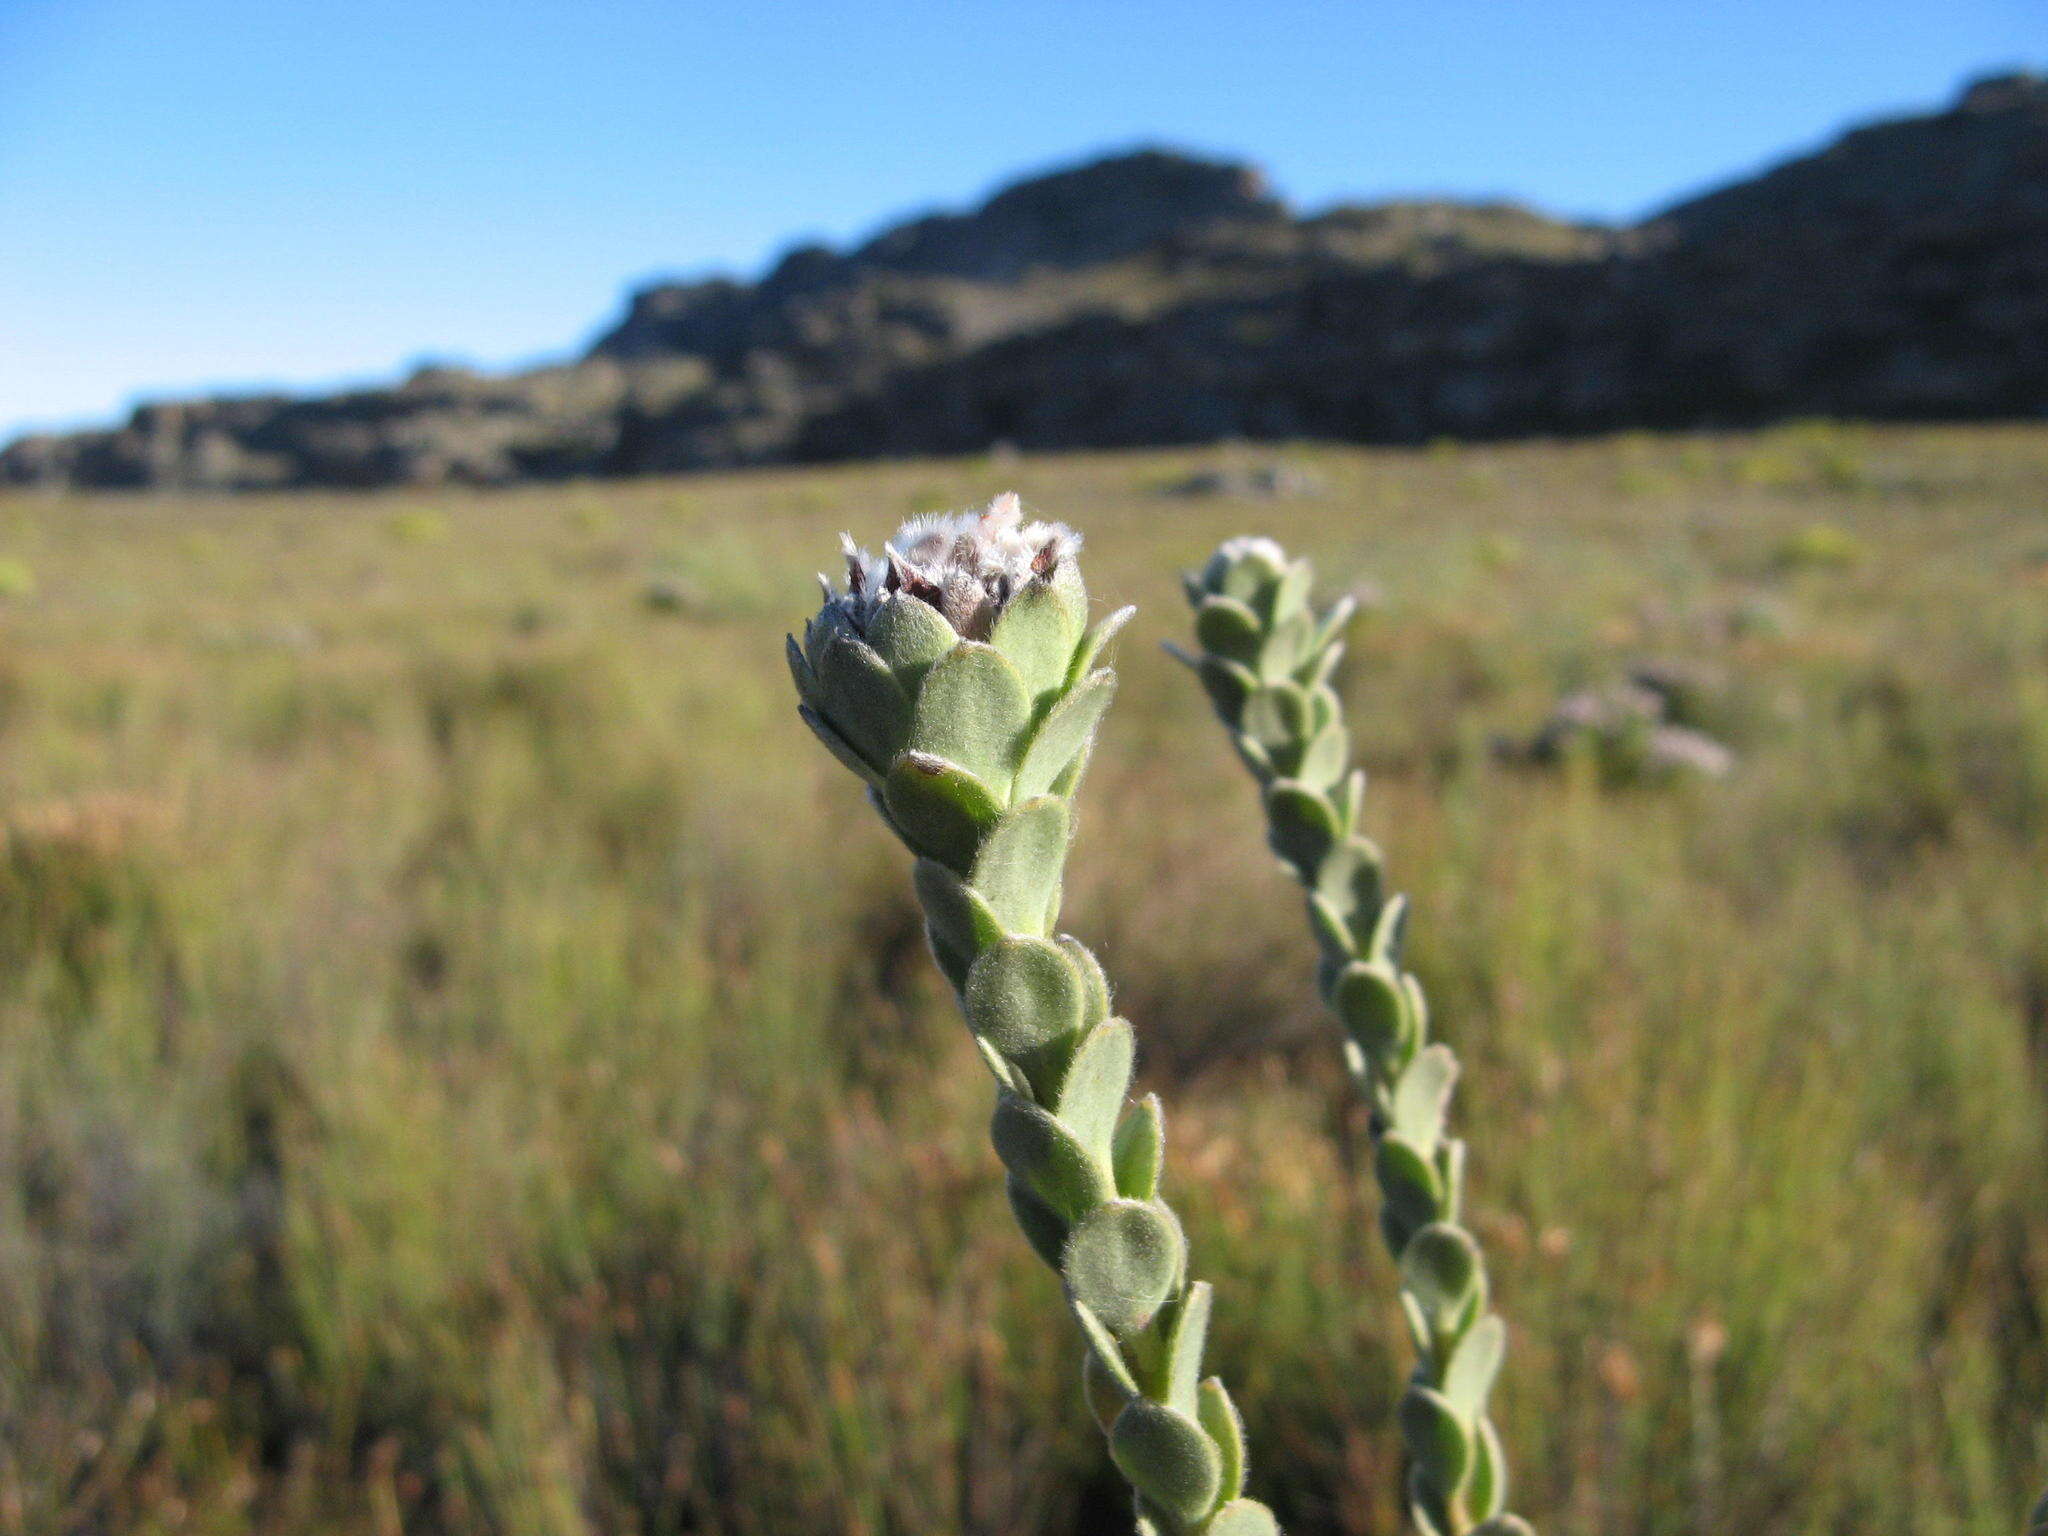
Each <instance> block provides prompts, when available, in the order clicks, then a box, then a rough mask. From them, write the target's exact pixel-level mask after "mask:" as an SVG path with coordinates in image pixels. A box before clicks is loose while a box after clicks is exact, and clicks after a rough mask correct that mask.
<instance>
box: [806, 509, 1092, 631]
mask: <svg viewBox="0 0 2048 1536" xmlns="http://www.w3.org/2000/svg"><path fill="white" fill-rule="evenodd" d="M841 547H842V548H843V549H844V550H845V553H846V585H847V590H846V591H845V593H844V594H839V593H835V592H834V591H833V590H832V588H831V586H830V585H829V584H827V586H826V589H825V591H826V597H827V599H828V606H831V605H832V604H837V605H838V608H839V611H840V613H841V615H842V616H843V617H844V618H845V619H846V620H848V621H849V622H850V623H851V624H852V626H853V628H854V629H855V630H856V631H860V632H865V630H866V628H867V623H868V621H869V620H870V619H871V618H872V617H873V616H874V614H875V611H876V610H877V609H878V608H879V607H880V606H881V605H882V603H884V602H885V601H887V600H888V598H890V597H892V596H894V595H895V594H896V593H898V592H904V593H908V594H909V595H910V596H912V597H915V598H919V599H921V600H922V601H924V602H927V603H930V604H931V605H932V607H934V608H936V609H938V610H939V612H940V613H941V614H943V615H945V618H946V622H947V623H949V624H951V625H952V626H953V629H954V631H955V632H956V633H957V634H959V635H960V636H961V637H962V638H963V639H967V640H986V639H987V638H988V636H989V632H990V630H992V629H993V628H994V627H995V621H996V618H997V617H998V616H999V615H1000V614H1001V613H1002V611H1003V609H1004V607H1005V606H1006V605H1007V604H1008V603H1009V601H1010V599H1011V598H1012V597H1013V596H1015V595H1016V594H1017V593H1019V592H1021V591H1023V590H1024V588H1025V587H1026V586H1028V585H1029V584H1031V583H1032V582H1035V581H1036V582H1046V581H1050V580H1052V578H1053V576H1054V575H1055V573H1057V572H1058V571H1059V569H1060V564H1061V562H1062V561H1066V560H1071V559H1073V557H1074V555H1075V554H1076V552H1077V551H1079V549H1080V548H1081V536H1080V535H1079V534H1078V533H1076V532H1074V530H1073V529H1071V528H1069V527H1067V526H1066V524H1064V523H1027V522H1025V521H1024V510H1023V508H1022V506H1021V505H1020V504H1019V503H1018V500H1017V497H1016V494H1015V493H1014V492H1006V493H1004V494H1003V495H1001V496H998V497H996V499H995V500H994V501H991V502H990V503H989V504H988V505H987V506H986V507H985V508H983V509H982V510H981V511H979V512H954V513H928V514H926V515H924V516H921V517H913V518H911V519H910V520H909V521H908V522H906V523H905V524H904V525H903V526H902V527H901V528H899V529H897V530H896V533H895V536H894V537H893V538H891V539H890V540H889V542H888V543H887V544H885V545H883V546H882V553H881V555H880V556H879V557H877V556H874V555H870V554H869V553H867V551H865V550H863V549H860V548H859V547H857V546H856V545H855V544H854V542H853V540H852V539H851V538H850V537H843V538H842V539H841Z"/></svg>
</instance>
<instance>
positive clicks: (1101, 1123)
mask: <svg viewBox="0 0 2048 1536" xmlns="http://www.w3.org/2000/svg"><path fill="white" fill-rule="evenodd" d="M1136 1053H1137V1044H1136V1040H1135V1038H1134V1036H1133V1035H1132V1032H1131V1026H1130V1024H1129V1022H1128V1021H1127V1020H1124V1019H1111V1020H1109V1021H1108V1022H1107V1023H1105V1024H1102V1025H1100V1026H1099V1027H1098V1028H1096V1029H1095V1030H1093V1031H1092V1032H1090V1033H1089V1034H1088V1035H1087V1036H1086V1037H1084V1038H1083V1039H1082V1041H1081V1045H1080V1048H1079V1049H1078V1050H1076V1051H1075V1052H1074V1059H1073V1060H1072V1061H1071V1062H1069V1063H1068V1064H1067V1072H1066V1078H1065V1080H1064V1081H1063V1082H1062V1083H1061V1084H1060V1091H1059V1099H1058V1101H1057V1103H1056V1105H1055V1107H1054V1110H1053V1113H1054V1114H1056V1115H1058V1116H1059V1119H1060V1123H1061V1124H1062V1125H1064V1126H1066V1128H1067V1129H1068V1130H1070V1131H1072V1132H1073V1133H1074V1139H1075V1140H1076V1141H1078V1142H1080V1143H1081V1145H1082V1146H1084V1147H1086V1148H1087V1149H1088V1150H1089V1152H1090V1153H1092V1154H1093V1155H1094V1156H1095V1158H1096V1159H1097V1160H1098V1161H1099V1162H1100V1163H1101V1164H1102V1165H1103V1166H1104V1167H1105V1168H1107V1167H1109V1166H1110V1165H1111V1159H1112V1157H1113V1155H1114V1154H1113V1143H1114V1141H1115V1138H1116V1123H1117V1115H1118V1113H1119V1111H1121V1110H1122V1109H1123V1106H1124V1097H1125V1095H1126V1094H1128V1093H1129V1092H1130V1091H1131V1063H1132V1060H1133V1058H1134V1057H1135V1055H1136Z"/></svg>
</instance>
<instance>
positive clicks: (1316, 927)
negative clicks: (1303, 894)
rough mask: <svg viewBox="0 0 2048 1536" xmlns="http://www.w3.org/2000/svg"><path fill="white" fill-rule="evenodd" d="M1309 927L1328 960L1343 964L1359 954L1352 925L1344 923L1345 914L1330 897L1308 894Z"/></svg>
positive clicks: (1311, 892)
mask: <svg viewBox="0 0 2048 1536" xmlns="http://www.w3.org/2000/svg"><path fill="white" fill-rule="evenodd" d="M1308 925H1309V929H1310V930H1311V931H1312V932H1313V933H1314V934H1315V937H1316V943H1317V944H1319V945H1321V946H1322V951H1323V957H1324V958H1325V959H1326V960H1329V961H1332V962H1335V963H1337V964H1342V963H1343V962H1345V961H1348V960H1349V959H1350V958H1351V957H1352V956H1353V955H1354V954H1356V953H1357V951H1358V939H1357V937H1356V935H1354V934H1353V933H1352V931H1351V925H1350V924H1349V923H1347V922H1345V921H1344V914H1343V913H1342V912H1340V911H1339V910H1338V909H1337V907H1336V905H1335V903H1333V902H1332V901H1330V900H1329V898H1328V897H1325V896H1319V895H1317V894H1316V893H1315V892H1314V891H1310V892H1309V893H1308Z"/></svg>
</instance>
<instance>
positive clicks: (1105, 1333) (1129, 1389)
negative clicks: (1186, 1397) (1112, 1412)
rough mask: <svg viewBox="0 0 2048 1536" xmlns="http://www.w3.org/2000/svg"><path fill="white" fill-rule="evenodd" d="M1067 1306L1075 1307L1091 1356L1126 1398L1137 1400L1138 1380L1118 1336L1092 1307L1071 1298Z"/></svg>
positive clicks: (1075, 1318)
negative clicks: (1125, 1357) (1132, 1371)
mask: <svg viewBox="0 0 2048 1536" xmlns="http://www.w3.org/2000/svg"><path fill="white" fill-rule="evenodd" d="M1067 1303H1068V1305H1069V1306H1070V1307H1072V1308H1073V1311H1074V1320H1075V1321H1076V1322H1078V1323H1079V1324H1080V1325H1081V1337H1082V1338H1084V1339H1085V1340H1087V1341H1088V1353H1089V1354H1090V1355H1091V1356H1093V1357H1094V1359H1095V1361H1096V1363H1097V1364H1099V1365H1100V1366H1101V1367H1102V1370H1103V1373H1104V1374H1105V1375H1107V1376H1108V1377H1109V1379H1110V1381H1111V1382H1113V1383H1114V1384H1115V1386H1116V1388H1117V1390H1118V1391H1119V1392H1121V1393H1122V1394H1123V1396H1124V1398H1125V1399H1129V1398H1133V1397H1136V1396H1137V1395H1138V1378H1137V1377H1135V1376H1133V1375H1132V1374H1131V1367H1130V1362H1129V1361H1127V1360H1125V1359H1124V1348H1123V1346H1122V1345H1121V1344H1119V1343H1118V1342H1117V1339H1116V1335H1115V1334H1113V1333H1111V1332H1110V1331H1109V1329H1108V1327H1107V1326H1106V1325H1105V1324H1104V1323H1103V1321H1102V1319H1101V1318H1099V1317H1097V1316H1096V1315H1095V1312H1094V1309H1093V1308H1091V1307H1089V1306H1087V1305H1086V1304H1085V1303H1082V1302H1078V1301H1075V1300H1074V1299H1073V1298H1072V1297H1068V1298H1067ZM1118 1406H1119V1407H1121V1406H1122V1404H1121V1403H1119V1404H1118Z"/></svg>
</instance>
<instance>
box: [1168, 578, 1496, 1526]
mask: <svg viewBox="0 0 2048 1536" xmlns="http://www.w3.org/2000/svg"><path fill="white" fill-rule="evenodd" d="M1311 580H1312V573H1311V571H1310V568H1309V564H1308V562H1307V561H1306V560H1296V561H1292V562H1290V561H1289V560H1288V559H1287V556H1286V554H1285V552H1284V551H1283V550H1282V549H1281V548H1280V546H1279V545H1277V544H1275V543H1274V542H1273V541H1272V540H1270V539H1231V540H1229V541H1227V542H1226V543H1224V544H1223V545H1222V547H1221V548H1219V549H1218V550H1217V551H1216V553H1215V554H1214V555H1213V556H1212V557H1211V558H1210V560H1209V563H1208V564H1207V565H1206V566H1205V567H1204V568H1203V569H1202V572H1201V574H1200V575H1199V576H1193V577H1189V578H1188V579H1187V592H1188V600H1189V601H1190V603H1192V604H1193V605H1194V610H1195V634H1196V637H1197V639H1198V641H1199V643H1200V645H1201V647H1202V654H1201V655H1199V656H1193V655H1187V654H1185V653H1179V652H1177V653H1176V654H1180V655H1181V656H1182V659H1183V660H1185V661H1186V662H1187V663H1188V664H1189V665H1190V666H1191V667H1193V668H1194V670H1195V672H1196V674H1197V675H1198V676H1199V677H1200V678H1201V680H1202V685H1203V687H1204V688H1205V689H1206V690H1207V691H1208V694H1209V698H1210V701H1211V702H1212V703H1213V704H1214V705H1215V708H1216V713H1217V714H1218V715H1219V716H1220V717H1221V718H1222V720H1223V723H1224V726H1225V727H1226V728H1227V729H1228V730H1229V732H1230V735H1231V740H1232V741H1233V743H1235V745H1236V747H1237V750H1238V755H1239V756H1240V757H1241V758H1243V760H1244V762H1245V765H1246V766H1247V767H1249V768H1250V769H1251V771H1252V775H1253V777H1254V778H1256V779H1257V780H1258V784H1259V789H1260V795H1261V798H1262V800H1263V801H1264V805H1265V812H1266V820H1267V824H1268V840H1269V842H1270V844H1271V846H1272V849H1273V851H1274V853H1276V854H1278V855H1279V857H1280V859H1281V861H1282V862H1283V863H1285V864H1286V865H1287V867H1288V868H1289V870H1291V871H1292V872H1293V874H1294V875H1295V876H1296V878H1298V879H1299V880H1300V881H1301V884H1302V886H1303V887H1304V889H1305V890H1306V891H1307V893H1308V915H1309V923H1310V926H1311V927H1312V928H1313V930H1314V932H1315V936H1316V941H1317V943H1318V944H1319V946H1320V947H1321V949H1322V963H1321V967H1320V972H1319V980H1320V985H1321V989H1322V994H1323V998H1324V1000H1325V1001H1326V1002H1327V1003H1328V1004H1329V1006H1330V1009H1331V1011H1332V1012H1333V1013H1334V1014H1336V1016H1337V1018H1338V1020H1339V1021H1340V1022H1341V1023H1342V1024H1343V1026H1344V1028H1345V1032H1346V1035H1347V1038H1346V1040H1345V1042H1344V1056H1345V1063H1346V1065H1347V1066H1348V1067H1349V1069H1350V1072H1351V1075H1352V1077H1353V1078H1354V1080H1355V1081H1356V1082H1357V1084H1358V1086H1359V1088H1360V1090H1361V1091H1362V1092H1363V1093H1364V1094H1365V1095H1366V1097H1367V1099H1368V1101H1369V1102H1370V1104H1371V1106H1372V1131H1373V1141H1374V1154H1373V1165H1374V1171H1375V1173H1376V1175H1377V1177H1378V1180H1379V1186H1380V1197H1381V1203H1380V1230H1381V1232H1382V1234H1383V1235H1384V1236H1385V1238H1386V1243H1387V1248H1388V1251H1389V1252H1390V1253H1391V1254H1392V1255H1393V1257H1394V1261H1395V1263H1396V1264H1397V1265H1398V1267H1399V1270H1400V1276H1401V1307H1402V1311H1403V1312H1404V1313H1405V1314H1406V1316H1407V1319H1408V1326H1409V1331H1410V1333H1411V1334H1412V1335H1413V1338H1414V1343H1415V1350H1416V1354H1417V1356H1418V1359H1417V1363H1416V1366H1415V1372H1414V1375H1413V1377H1412V1378H1411V1379H1410V1382H1409V1385H1408V1388H1407V1391H1406V1393H1405V1394H1404V1395H1403V1397H1402V1399H1401V1405H1400V1412H1399V1418H1400V1424H1401V1432H1402V1438H1403V1439H1404V1440H1405V1441H1406V1443H1407V1448H1408V1456H1409V1472H1408V1489H1407V1491H1408V1508H1409V1513H1410V1516H1411V1517H1412V1518H1413V1520H1414V1522H1415V1525H1416V1527H1417V1528H1418V1529H1419V1530H1420V1531H1422V1532H1423V1533H1424V1536H1466V1533H1468V1532H1476V1533H1483V1536H1509V1533H1513V1532H1526V1531H1527V1530H1528V1526H1527V1525H1526V1524H1525V1523H1524V1522H1522V1521H1521V1520H1520V1519H1519V1518H1517V1517H1515V1516H1513V1515H1509V1514H1506V1513H1504V1509H1505V1506H1506V1502H1507V1478H1508V1469H1507V1461H1506V1457H1505V1454H1504V1453H1503V1451H1502V1449H1501V1443H1500V1439H1499V1437H1498V1435H1497V1434H1496V1433H1495V1431H1494V1428H1493V1424H1492V1421H1491V1420H1490V1419H1489V1418H1488V1417H1487V1413H1486V1399H1487V1395H1488V1394H1489V1393H1490V1392H1491V1391H1492V1389H1493V1383H1494V1378H1495V1377H1496V1376H1497V1375H1498V1374H1499V1371H1500V1367H1501V1360H1502V1357H1503V1355H1504V1353H1505V1351H1506V1346H1507V1329H1506V1326H1505V1325H1504V1324H1503V1323H1502V1321H1501V1319H1500V1318H1499V1316H1498V1315H1497V1314H1495V1313H1493V1312H1492V1311H1490V1310H1489V1309H1488V1306H1487V1285H1486V1268H1485V1264H1484V1262H1483V1261H1482V1259H1481V1256H1480V1252H1479V1245H1478V1244H1477V1242H1475V1241H1474V1239H1473V1237H1472V1235H1471V1234H1470V1233H1469V1232H1468V1231H1466V1229H1465V1227H1464V1226H1463V1224H1462V1223H1461V1221H1460V1210H1459V1207H1460V1204H1461V1201H1462V1198H1463V1194H1464V1174H1465V1144H1464V1143H1463V1142H1462V1141H1459V1140H1457V1139H1456V1138H1454V1137H1452V1136H1451V1135H1450V1134H1449V1131H1448V1127H1447V1118H1448V1111H1449V1107H1450V1098H1451V1090H1452V1088H1453V1086H1454V1085H1455V1084H1456V1082H1457V1080H1458V1060H1457V1057H1456V1056H1455V1055H1454V1054H1453V1053H1452V1051H1451V1048H1450V1047H1449V1046H1448V1045H1446V1044H1444V1043H1443V1042H1442V1041H1435V1042H1432V1041H1431V1040H1430V1038H1429V1010H1428V1008H1427V1006H1426V1005H1425V1003H1424V1001H1423V995H1422V988H1421V986H1420V985H1419V984H1418V983H1417V981H1416V979H1415V977H1414V976H1413V975H1412V974H1411V973H1409V972H1407V971H1405V970H1403V969H1402V964H1401V953H1402V940H1403V937H1404V929H1405V926H1406V921H1407V904H1406V901H1405V899H1404V898H1402V897H1400V896H1393V897H1389V896H1388V895H1387V894H1386V892H1385V890H1384V887H1383V883H1382V873H1381V867H1380V853H1379V849H1378V848H1377V847H1375V846H1374V844H1373V842H1372V841H1371V839H1369V838H1368V837H1366V835H1365V833H1364V832H1363V830H1361V823H1362V817H1363V809H1364V800H1365V775H1364V773H1363V772H1362V771H1361V770H1357V769H1352V768H1350V766H1349V765H1350V752H1351V743H1350V736H1349V733H1348V732H1347V731H1346V729H1345V726H1344V713H1343V706H1342V705H1341V704H1340V703H1339V701H1338V698H1337V695H1336V693H1335V691H1334V690H1333V689H1332V688H1331V687H1330V682H1329V679H1330V674H1331V672H1332V670H1333V669H1334V668H1335V667H1336V665H1337V661H1338V658H1339V657H1340V656H1341V655H1342V654H1343V650H1344V645H1343V641H1342V640H1341V639H1340V638H1339V636H1340V633H1341V631H1342V630H1343V628H1344V623H1345V620H1346V619H1348V618H1349V617H1350V615H1351V611H1352V606H1353V605H1352V603H1351V601H1350V599H1348V598H1346V599H1343V600H1341V601H1339V602H1338V603H1337V604H1336V605H1335V606H1333V607H1332V608H1331V609H1330V610H1329V611H1328V612H1326V613H1324V614H1321V615H1318V614H1316V613H1315V612H1313V611H1312V610H1311V608H1310V607H1309V600H1308V599H1309V585H1310V582H1311Z"/></svg>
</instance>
